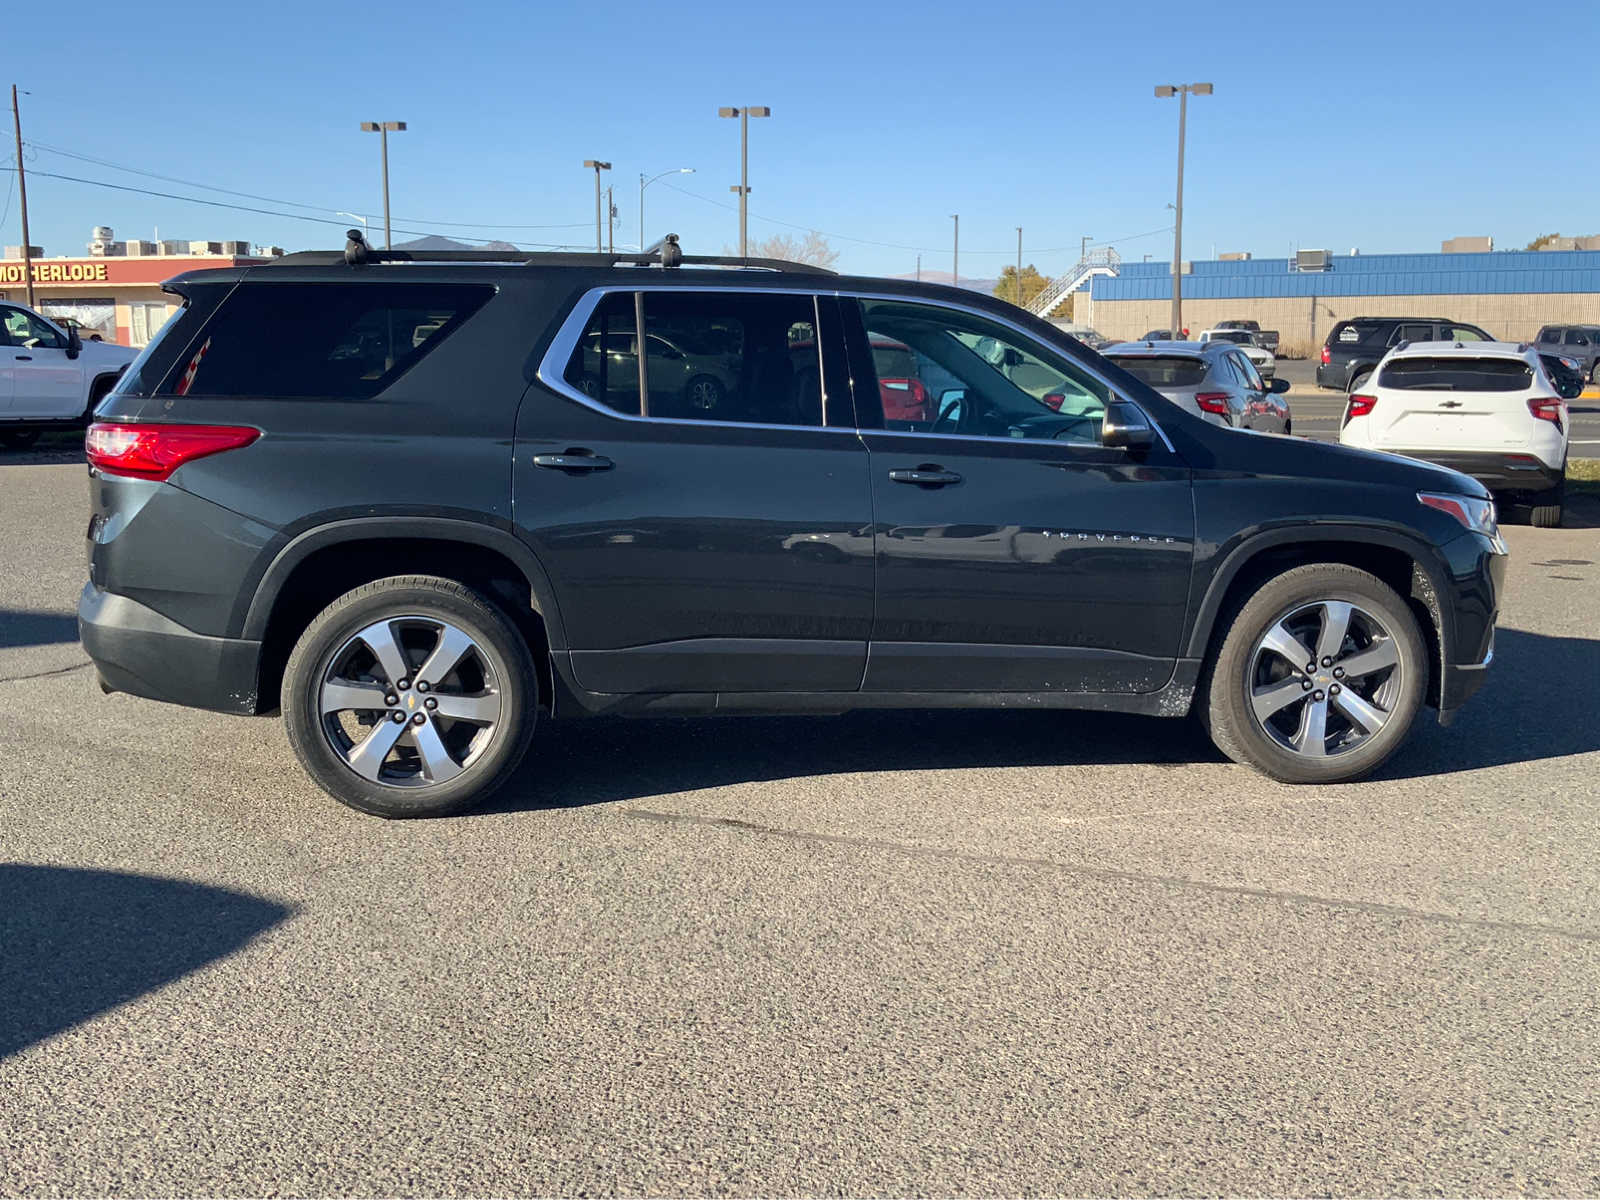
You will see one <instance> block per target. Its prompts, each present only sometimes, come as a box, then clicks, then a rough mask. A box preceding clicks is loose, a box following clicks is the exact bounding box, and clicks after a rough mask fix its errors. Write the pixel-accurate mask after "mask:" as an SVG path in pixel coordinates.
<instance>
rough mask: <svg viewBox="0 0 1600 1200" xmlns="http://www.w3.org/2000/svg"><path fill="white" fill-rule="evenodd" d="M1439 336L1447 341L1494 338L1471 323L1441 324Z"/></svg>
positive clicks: (1485, 340) (1491, 339) (1481, 340)
mask: <svg viewBox="0 0 1600 1200" xmlns="http://www.w3.org/2000/svg"><path fill="white" fill-rule="evenodd" d="M1439 336H1440V337H1441V338H1443V339H1444V340H1445V341H1447V342H1489V341H1493V340H1494V339H1493V338H1491V337H1490V336H1489V335H1488V334H1486V333H1484V331H1483V330H1481V329H1474V328H1473V327H1472V326H1471V325H1441V326H1440V327H1439Z"/></svg>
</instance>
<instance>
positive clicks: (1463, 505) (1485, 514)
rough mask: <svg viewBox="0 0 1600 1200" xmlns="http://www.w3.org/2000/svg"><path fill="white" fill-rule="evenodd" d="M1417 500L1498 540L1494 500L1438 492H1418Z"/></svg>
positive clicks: (1476, 531) (1498, 529) (1471, 528)
mask: <svg viewBox="0 0 1600 1200" xmlns="http://www.w3.org/2000/svg"><path fill="white" fill-rule="evenodd" d="M1417 499H1418V500H1420V501H1422V503H1423V504H1425V505H1427V506H1428V507H1429V508H1437V509H1438V510H1439V511H1440V512H1446V513H1449V514H1450V515H1451V516H1452V517H1454V518H1455V519H1456V520H1458V521H1460V522H1461V524H1462V525H1464V526H1465V527H1466V528H1468V529H1470V530H1472V531H1473V532H1474V533H1481V534H1485V535H1487V536H1488V537H1492V538H1498V537H1499V536H1500V527H1499V526H1498V525H1497V524H1496V523H1495V511H1494V501H1493V500H1480V499H1478V498H1477V497H1476V496H1451V495H1447V494H1443V493H1438V492H1418V493H1417Z"/></svg>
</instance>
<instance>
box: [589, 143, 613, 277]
mask: <svg viewBox="0 0 1600 1200" xmlns="http://www.w3.org/2000/svg"><path fill="white" fill-rule="evenodd" d="M583 165H584V166H586V167H593V168H594V252H595V253H596V254H604V253H605V249H606V240H605V230H604V228H603V227H602V225H601V223H600V172H601V171H609V170H611V164H610V163H608V162H601V161H600V160H599V159H598V158H586V159H584V160H583Z"/></svg>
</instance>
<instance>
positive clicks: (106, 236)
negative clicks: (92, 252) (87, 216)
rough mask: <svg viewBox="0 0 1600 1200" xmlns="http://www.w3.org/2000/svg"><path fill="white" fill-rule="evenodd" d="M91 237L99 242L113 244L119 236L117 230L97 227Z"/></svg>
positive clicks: (106, 226)
mask: <svg viewBox="0 0 1600 1200" xmlns="http://www.w3.org/2000/svg"><path fill="white" fill-rule="evenodd" d="M89 236H90V238H92V239H93V240H94V241H97V242H112V241H115V240H116V237H117V234H116V230H114V229H112V228H111V226H109V225H96V226H95V227H94V232H93V233H91V234H90V235H89Z"/></svg>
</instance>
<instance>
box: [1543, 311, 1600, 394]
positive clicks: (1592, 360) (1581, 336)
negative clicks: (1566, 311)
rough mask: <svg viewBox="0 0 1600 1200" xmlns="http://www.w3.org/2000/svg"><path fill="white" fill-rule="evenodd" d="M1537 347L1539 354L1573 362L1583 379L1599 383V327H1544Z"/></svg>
mask: <svg viewBox="0 0 1600 1200" xmlns="http://www.w3.org/2000/svg"><path fill="white" fill-rule="evenodd" d="M1538 347H1539V353H1540V354H1547V355H1551V356H1553V357H1556V358H1570V359H1572V360H1574V361H1575V362H1576V363H1577V364H1578V369H1579V370H1580V371H1582V372H1583V377H1584V378H1585V379H1587V380H1588V381H1589V382H1590V383H1600V325H1546V326H1545V327H1544V328H1543V329H1541V330H1539V339H1538Z"/></svg>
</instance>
